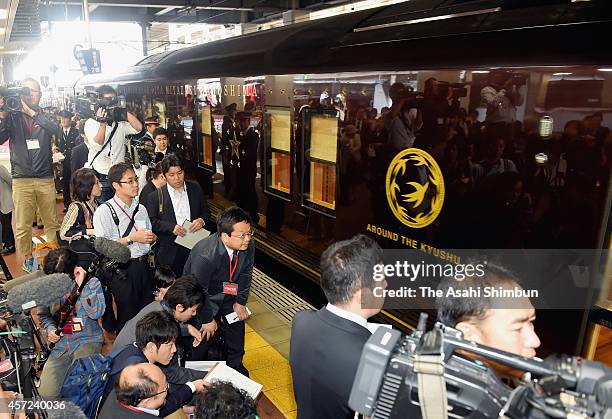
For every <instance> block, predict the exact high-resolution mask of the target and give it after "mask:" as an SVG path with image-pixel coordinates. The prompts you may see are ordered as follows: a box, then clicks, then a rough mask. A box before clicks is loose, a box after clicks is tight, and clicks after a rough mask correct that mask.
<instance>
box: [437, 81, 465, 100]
mask: <svg viewBox="0 0 612 419" xmlns="http://www.w3.org/2000/svg"><path fill="white" fill-rule="evenodd" d="M449 91H450V92H452V97H454V98H460V97H467V94H468V91H467V87H465V83H451V82H448V81H438V95H439V97H441V98H444V99H446V98H447V97H448V96H449Z"/></svg>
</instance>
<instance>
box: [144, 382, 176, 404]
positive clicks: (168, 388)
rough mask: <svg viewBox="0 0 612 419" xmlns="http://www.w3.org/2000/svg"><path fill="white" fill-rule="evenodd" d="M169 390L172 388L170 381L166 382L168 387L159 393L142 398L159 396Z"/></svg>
mask: <svg viewBox="0 0 612 419" xmlns="http://www.w3.org/2000/svg"><path fill="white" fill-rule="evenodd" d="M169 390H170V383H166V388H165V389H164V390H162V391H160V392H159V393H155V394H151V395H150V396H149V397H145V398H144V399H142V400H145V399H151V398H153V397H155V396H159V395H160V394H164V393H166V392H167V391H169ZM142 400H141V401H142Z"/></svg>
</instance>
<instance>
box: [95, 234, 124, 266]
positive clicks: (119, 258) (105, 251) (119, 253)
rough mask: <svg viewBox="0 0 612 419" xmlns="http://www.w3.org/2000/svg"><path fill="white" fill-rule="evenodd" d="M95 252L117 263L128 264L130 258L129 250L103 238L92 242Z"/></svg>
mask: <svg viewBox="0 0 612 419" xmlns="http://www.w3.org/2000/svg"><path fill="white" fill-rule="evenodd" d="M94 248H95V249H96V252H98V253H99V254H101V255H102V256H104V257H105V258H108V259H111V260H112V261H114V262H117V263H128V262H129V261H130V259H131V258H132V254H131V253H130V249H129V248H128V247H127V246H124V245H122V244H121V243H119V242H116V241H114V240H109V239H107V238H105V237H96V239H95V241H94Z"/></svg>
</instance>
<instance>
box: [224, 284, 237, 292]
mask: <svg viewBox="0 0 612 419" xmlns="http://www.w3.org/2000/svg"><path fill="white" fill-rule="evenodd" d="M223 294H227V295H238V284H232V283H231V282H224V283H223Z"/></svg>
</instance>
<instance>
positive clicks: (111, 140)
mask: <svg viewBox="0 0 612 419" xmlns="http://www.w3.org/2000/svg"><path fill="white" fill-rule="evenodd" d="M97 92H98V94H100V95H102V96H103V97H104V98H106V99H112V98H114V97H116V96H117V92H116V91H115V89H113V88H112V87H110V86H107V85H103V86H100V87H99V88H98V89H97ZM107 117H108V112H107V110H106V109H105V108H103V107H100V108H98V110H97V111H96V117H95V118H90V119H88V120H87V122H86V123H85V137H86V138H87V141H88V144H89V156H88V160H87V163H86V167H90V168H92V169H94V170H95V171H96V172H98V174H99V176H100V182H101V183H102V196H101V197H100V201H101V202H105V201H108V200H109V199H111V198H112V197H113V195H114V191H113V187H112V185H111V184H110V182H109V181H108V170H109V169H110V168H111V166H113V165H115V164H117V163H123V162H124V161H125V148H126V147H125V146H126V144H127V138H126V136H128V135H133V134H138V133H139V132H140V131H142V123H141V122H140V121H139V120H138V118H136V116H135V115H134V114H132V113H130V112H127V121H115V122H112V123H109V122H108V118H107ZM111 134H112V137H111Z"/></svg>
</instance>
